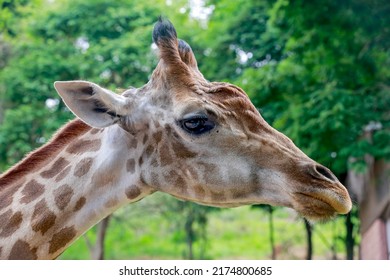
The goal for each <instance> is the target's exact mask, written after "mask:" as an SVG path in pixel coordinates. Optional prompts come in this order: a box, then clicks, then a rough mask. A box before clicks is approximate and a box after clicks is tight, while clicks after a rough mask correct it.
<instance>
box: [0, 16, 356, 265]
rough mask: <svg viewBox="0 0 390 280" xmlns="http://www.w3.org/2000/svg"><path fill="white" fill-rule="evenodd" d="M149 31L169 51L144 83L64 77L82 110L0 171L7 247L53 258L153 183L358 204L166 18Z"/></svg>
mask: <svg viewBox="0 0 390 280" xmlns="http://www.w3.org/2000/svg"><path fill="white" fill-rule="evenodd" d="M152 37H153V41H154V43H155V44H156V45H157V47H158V50H159V58H160V59H159V62H158V64H157V66H156V68H155V70H154V71H153V73H152V75H151V78H150V80H149V81H148V83H147V84H145V85H144V86H142V87H140V88H130V89H128V90H126V91H124V92H123V93H122V94H115V93H113V92H111V91H109V90H107V89H105V88H102V87H100V86H99V85H97V84H94V83H92V82H88V81H79V80H76V81H61V82H55V84H54V86H55V89H56V90H57V92H58V94H59V95H60V97H61V98H62V100H63V101H64V103H65V104H66V106H67V107H68V108H69V109H70V111H72V112H73V113H74V115H75V116H76V119H74V120H72V121H70V122H69V123H67V124H66V125H64V127H62V128H61V129H60V130H59V131H58V132H57V133H56V134H55V135H54V136H53V137H52V139H51V140H50V141H49V142H48V143H47V144H45V145H44V146H42V147H41V148H39V149H37V150H35V151H33V152H31V153H30V154H28V155H27V156H26V157H25V158H24V159H23V160H22V161H21V162H19V163H17V164H16V165H15V166H13V167H12V168H11V169H9V170H8V171H7V172H6V173H4V174H3V175H2V176H1V177H0V258H2V259H55V258H57V257H58V256H59V255H60V254H61V253H62V252H63V251H64V250H65V249H66V248H67V247H68V246H69V245H70V244H71V243H72V242H73V241H74V240H75V239H77V238H78V237H79V236H81V235H82V234H83V233H84V232H85V231H87V230H88V229H89V228H90V227H91V226H93V225H94V224H96V223H98V222H99V221H100V220H102V219H103V218H104V217H106V216H107V215H109V214H110V213H112V212H114V211H115V210H116V209H118V208H120V207H123V206H124V205H126V204H128V203H132V202H136V201H138V200H140V199H142V198H144V197H146V196H148V195H150V194H152V193H153V192H156V191H160V192H165V193H168V194H170V195H172V196H174V197H177V198H179V199H182V200H189V201H193V202H196V203H200V204H205V205H211V206H216V207H236V206H240V205H249V204H260V203H264V204H271V205H280V206H286V207H290V208H293V209H295V210H296V211H297V212H298V213H299V214H301V215H302V216H304V217H307V218H308V219H312V220H324V219H329V218H332V217H333V216H334V215H336V214H338V213H339V214H345V213H348V212H349V211H350V209H351V206H352V203H351V200H350V197H349V195H348V192H347V190H346V188H345V187H344V186H343V185H342V184H341V183H340V182H339V181H338V179H337V178H336V177H335V176H334V175H333V174H332V172H331V171H330V170H329V169H327V168H326V167H324V166H322V165H320V164H318V163H316V162H315V161H313V160H312V159H310V158H309V157H308V156H306V155H305V154H304V153H303V152H302V151H301V150H300V149H299V148H297V147H296V146H295V145H294V144H293V142H292V141H291V140H290V139H289V138H288V137H286V136H285V135H283V134H282V133H280V132H278V131H277V130H275V129H273V128H272V127H271V126H270V125H268V124H267V123H266V122H265V120H264V119H263V118H262V117H261V115H260V114H259V112H258V111H257V110H256V108H255V107H254V106H253V105H252V103H251V102H250V100H249V98H248V97H247V95H246V94H245V92H244V91H243V90H242V89H241V88H239V87H237V86H235V85H232V84H229V83H223V82H209V81H207V80H206V79H205V78H204V77H203V75H202V73H201V72H200V71H199V69H198V67H197V62H196V59H195V56H194V54H193V52H192V50H191V47H190V46H189V45H188V44H187V43H186V42H185V41H183V40H180V39H178V38H177V35H176V31H175V29H174V27H173V25H172V24H171V23H170V22H169V21H168V20H162V19H159V21H158V22H157V23H156V24H155V26H154V29H153V36H152Z"/></svg>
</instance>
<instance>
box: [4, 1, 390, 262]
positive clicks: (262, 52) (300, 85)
mask: <svg viewBox="0 0 390 280" xmlns="http://www.w3.org/2000/svg"><path fill="white" fill-rule="evenodd" d="M0 9H1V10H0V173H1V172H4V171H5V170H6V169H7V168H9V167H10V166H11V165H12V164H14V163H15V162H17V161H19V160H20V159H21V158H22V157H23V155H25V154H26V153H27V152H29V151H31V150H32V149H34V148H36V147H39V146H41V145H42V144H44V143H45V142H47V141H48V140H49V139H50V136H51V135H52V134H53V132H54V131H55V130H56V129H58V128H59V127H60V126H61V125H63V124H64V123H65V122H66V121H68V120H70V119H72V118H73V116H72V114H71V113H70V112H69V111H68V110H66V108H65V106H64V104H63V103H62V102H60V99H59V96H58V95H57V94H56V92H55V90H54V88H53V82H54V81H56V80H75V79H83V80H89V81H92V82H95V83H98V84H100V85H102V86H104V87H107V88H110V89H112V90H114V91H115V90H118V89H121V88H128V87H130V86H134V87H139V86H142V85H143V84H145V83H146V82H147V81H148V77H149V76H150V75H151V72H152V70H153V69H154V67H155V65H156V63H157V58H156V55H155V50H154V48H153V46H152V39H151V32H152V28H153V24H154V23H155V22H156V20H157V18H158V16H159V15H163V16H164V17H167V18H169V19H170V20H171V21H172V22H173V23H174V25H175V27H176V29H177V32H178V35H179V37H180V38H182V39H184V40H186V41H187V42H188V43H189V44H190V45H191V46H192V48H193V50H194V53H195V55H196V57H197V59H198V64H199V68H200V70H201V72H202V73H203V74H204V75H205V77H206V78H207V79H208V80H212V81H229V82H230V83H234V84H237V85H239V86H240V87H242V88H243V89H244V90H245V91H246V92H247V94H248V95H249V97H250V98H251V100H252V102H253V103H254V104H255V106H256V107H257V108H258V110H259V111H260V113H261V114H262V116H263V117H264V118H265V120H266V121H267V122H268V123H270V124H271V125H272V126H273V127H275V128H276V129H278V130H279V131H282V132H283V133H285V134H286V135H287V136H289V137H290V138H291V139H292V140H293V141H294V142H295V143H296V145H297V146H298V147H300V148H301V149H302V150H303V151H304V152H305V153H306V154H308V155H309V156H310V157H312V158H313V159H314V160H316V161H318V162H320V163H322V164H324V165H325V166H327V167H329V168H330V169H331V170H332V171H334V173H335V174H336V175H337V176H338V178H339V179H340V181H342V182H343V183H344V185H346V186H347V187H348V190H349V192H350V194H351V197H352V198H353V201H354V207H353V209H352V212H351V213H350V214H348V215H344V216H339V217H338V218H336V219H335V220H332V221H330V222H327V223H317V224H314V225H311V224H309V223H308V222H307V221H305V220H304V219H302V218H301V217H299V216H298V215H297V214H296V213H295V212H293V211H292V210H289V209H286V208H277V207H271V206H268V205H262V206H251V207H249V206H248V207H239V208H234V209H217V208H211V207H204V206H199V205H196V204H192V203H189V202H182V201H178V200H176V199H174V198H171V197H169V196H167V195H164V194H159V193H157V194H154V195H152V196H150V197H148V198H145V199H144V200H142V201H140V202H138V203H135V204H132V205H129V206H127V207H125V208H124V209H121V210H120V211H118V212H116V213H114V214H113V215H111V216H109V217H108V218H107V219H105V220H103V221H102V222H101V223H100V224H98V225H97V226H95V227H94V228H92V229H91V230H90V231H88V232H87V233H86V234H85V235H84V236H83V237H82V238H80V239H79V240H78V241H77V242H75V243H74V244H73V245H72V246H71V247H70V248H69V249H68V250H67V251H66V252H65V253H64V254H63V255H62V256H61V257H60V258H61V259H90V258H93V259H101V258H105V259H389V251H390V249H389V248H390V179H389V177H390V175H389V174H390V164H389V163H388V160H390V48H389V47H390V16H389V15H390V2H389V1H387V0H342V1H333V0H312V1H304V0H294V1H293V0H290V1H289V0H236V1H229V0H178V1H175V0H155V1H135V0H80V1H71V0H0Z"/></svg>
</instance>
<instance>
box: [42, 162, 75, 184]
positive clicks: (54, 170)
mask: <svg viewBox="0 0 390 280" xmlns="http://www.w3.org/2000/svg"><path fill="white" fill-rule="evenodd" d="M67 165H69V161H67V160H66V159H64V158H63V157H60V158H59V159H57V160H56V161H55V162H54V163H53V165H52V166H51V167H50V169H48V170H46V171H43V172H41V176H42V177H43V178H45V179H49V178H53V177H54V176H56V175H57V174H58V173H60V172H61V171H62V170H63V169H64V168H65V167H66V166H67Z"/></svg>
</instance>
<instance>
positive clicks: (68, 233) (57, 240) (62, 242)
mask: <svg viewBox="0 0 390 280" xmlns="http://www.w3.org/2000/svg"><path fill="white" fill-rule="evenodd" d="M75 237H76V230H75V229H74V227H73V226H71V227H65V228H63V229H61V230H60V231H58V232H57V233H55V234H54V235H53V237H52V239H51V240H50V243H49V244H50V246H49V254H54V253H56V252H58V251H59V250H60V249H62V250H61V251H60V252H59V254H60V253H62V252H63V251H64V249H65V246H66V245H67V244H69V243H70V242H71V241H72V240H73V238H75Z"/></svg>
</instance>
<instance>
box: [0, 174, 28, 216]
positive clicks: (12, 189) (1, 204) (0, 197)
mask: <svg viewBox="0 0 390 280" xmlns="http://www.w3.org/2000/svg"><path fill="white" fill-rule="evenodd" d="M23 183H24V181H21V182H17V184H14V185H12V186H9V187H8V188H6V189H5V190H1V189H0V192H1V193H0V210H2V209H4V208H6V207H8V206H9V205H11V203H12V201H13V197H14V195H15V193H16V192H17V191H18V190H19V189H20V188H21V187H22V186H23Z"/></svg>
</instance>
